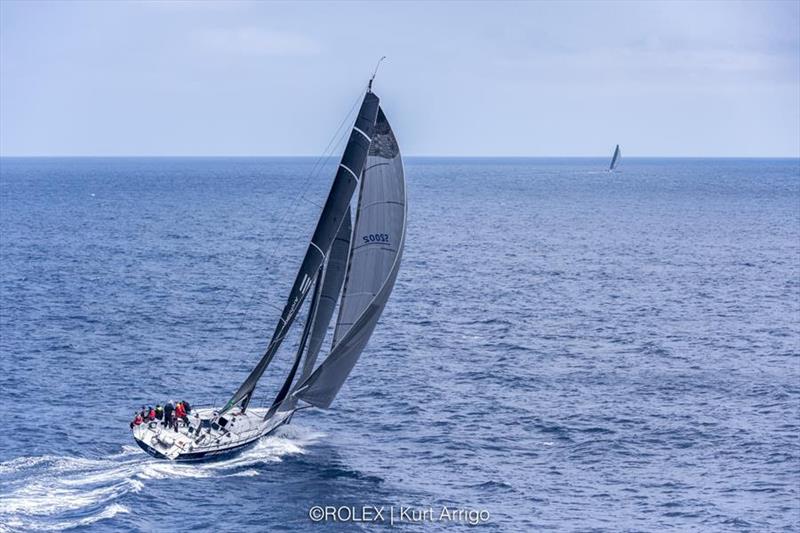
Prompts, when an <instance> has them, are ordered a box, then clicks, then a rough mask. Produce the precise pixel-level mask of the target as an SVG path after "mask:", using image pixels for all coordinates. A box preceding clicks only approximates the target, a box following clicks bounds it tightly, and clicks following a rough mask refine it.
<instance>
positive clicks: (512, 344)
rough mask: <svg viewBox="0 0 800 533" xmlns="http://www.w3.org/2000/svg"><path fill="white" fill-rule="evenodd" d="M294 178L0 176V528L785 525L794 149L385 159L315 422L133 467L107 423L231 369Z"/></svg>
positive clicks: (243, 168)
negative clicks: (394, 256) (360, 321)
mask: <svg viewBox="0 0 800 533" xmlns="http://www.w3.org/2000/svg"><path fill="white" fill-rule="evenodd" d="M316 163H318V160H316V159H314V158H108V159H104V158H30V159H26V158H20V159H17V158H3V159H2V160H0V409H2V417H1V418H0V420H1V422H0V424H2V429H0V531H3V532H5V531H42V530H58V529H72V530H76V531H83V530H86V531H126V532H127V531H187V532H188V531H276V530H284V531H297V530H302V531H305V530H311V531H314V530H323V529H325V530H334V531H361V530H371V529H373V528H374V527H375V525H376V524H375V523H373V520H375V519H376V517H375V516H374V514H375V512H376V510H380V509H383V511H382V513H383V517H382V519H377V525H379V526H385V527H386V528H389V527H391V525H392V524H391V523H389V516H388V515H389V513H392V516H393V518H394V519H396V520H395V523H394V527H397V528H400V529H401V530H408V531H415V530H423V529H424V530H438V531H454V530H462V529H468V528H473V527H474V528H475V529H476V530H479V531H541V530H554V531H692V530H694V531H798V530H800V161H798V160H797V159H654V158H641V159H637V158H623V160H622V163H621V165H620V167H619V170H618V171H617V172H614V173H608V172H605V168H606V167H607V164H608V161H607V160H606V159H596V158H576V159H501V158H487V159H482V158H469V159H458V158H408V159H407V160H406V174H407V181H408V202H409V205H408V209H409V226H408V234H407V241H406V250H405V255H404V258H403V263H402V267H401V269H400V275H399V278H398V281H397V285H396V287H395V290H394V293H393V294H392V297H391V298H390V300H389V304H388V306H387V308H386V311H385V312H384V315H383V317H382V319H381V321H380V323H379V325H378V328H377V330H376V332H375V334H374V335H373V337H372V339H371V341H370V343H369V345H368V347H367V349H366V351H365V353H364V354H363V355H362V357H361V360H360V361H359V363H358V365H357V366H356V368H355V370H354V371H353V374H352V375H351V377H350V379H349V380H348V382H347V383H346V385H345V386H344V388H343V389H342V391H341V392H340V394H339V396H338V397H337V399H336V401H335V402H334V404H333V406H332V408H331V409H330V410H327V411H321V410H305V411H302V412H299V413H297V415H296V416H295V417H294V419H293V421H292V423H291V425H289V426H286V427H285V428H283V429H282V430H281V431H280V432H279V433H278V434H277V435H275V436H273V437H268V438H265V439H263V440H262V441H261V442H260V443H259V444H258V446H257V447H255V448H254V449H252V450H250V451H248V452H246V453H244V454H243V455H241V456H239V457H237V458H235V459H231V460H228V461H222V462H218V463H209V464H204V465H181V464H172V463H168V462H163V461H159V460H156V459H153V458H151V457H150V456H148V455H146V454H145V453H144V452H142V451H141V450H140V449H139V448H138V447H137V446H136V445H135V443H134V442H133V440H132V438H131V435H130V431H129V429H128V422H129V421H130V419H131V418H132V413H133V411H134V410H135V409H137V408H138V407H139V406H141V405H142V404H155V403H157V402H164V401H166V400H169V399H187V400H189V401H190V402H191V403H192V404H194V405H202V404H212V403H213V404H215V405H220V404H221V403H223V402H224V401H226V400H227V399H228V398H229V397H230V395H231V394H232V393H233V392H234V390H235V389H236V388H237V387H238V385H239V384H240V382H241V381H242V380H243V379H244V377H245V376H246V375H247V373H248V372H249V371H250V370H251V368H252V367H253V366H254V365H255V363H256V361H257V360H258V358H259V357H260V354H261V351H262V350H263V349H264V348H265V345H266V342H267V341H268V339H269V336H270V335H271V333H272V330H273V328H274V326H275V322H276V320H277V317H278V315H279V313H280V308H281V307H282V306H283V303H284V298H285V297H286V294H287V293H288V290H289V285H290V283H291V281H292V279H293V276H294V273H295V271H296V269H297V267H298V266H299V261H300V259H301V256H302V253H303V251H304V249H305V247H306V245H307V242H308V238H309V236H310V232H311V230H312V229H313V226H314V224H315V223H316V219H317V214H318V212H319V205H320V204H321V202H322V201H323V199H324V197H325V195H326V193H327V189H328V187H329V186H330V181H331V179H332V175H333V169H334V168H335V163H336V162H335V161H333V160H327V161H325V162H324V164H321V165H317V164H316ZM295 342H296V337H295V338H291V339H288V340H287V348H286V349H284V350H283V351H282V352H281V354H280V355H279V358H278V360H276V362H275V364H274V365H273V366H272V367H270V369H269V371H268V373H267V375H266V376H265V379H264V380H263V381H262V383H261V384H260V386H259V388H258V389H257V392H256V399H255V400H254V404H258V403H259V402H267V403H269V402H270V401H271V399H272V396H273V395H274V394H275V392H276V389H277V387H278V386H279V383H280V380H281V379H282V377H283V374H284V373H285V372H286V371H287V369H288V366H289V360H290V359H291V357H292V356H293V352H292V351H291V347H292V345H293V343H295ZM323 355H324V352H323ZM317 506H319V507H321V508H323V509H325V508H326V507H328V508H331V509H334V510H335V512H334V513H333V514H331V515H330V516H327V517H326V518H324V519H323V520H322V521H321V522H318V521H315V519H314V517H313V516H312V515H313V513H314V512H315V511H313V509H314V508H315V507H317ZM342 508H344V509H346V510H345V511H342ZM348 509H349V510H348ZM365 509H366V511H367V513H366V514H365ZM402 510H405V511H406V513H405V514H404V515H402V516H398V515H399V514H400V512H401V511H402ZM409 510H411V511H414V512H416V515H413V513H409V512H408V511H409ZM427 510H431V512H430V513H428V512H427ZM442 510H447V511H448V513H449V512H453V513H456V512H459V513H461V514H458V515H456V514H453V515H452V516H451V515H449V514H448V515H447V516H445V517H442V516H441V513H442ZM337 513H338V514H337ZM348 513H349V514H348ZM415 517H416V518H415ZM476 517H477V519H476ZM338 519H341V520H338ZM356 519H360V520H362V521H357V520H356ZM470 521H474V522H476V523H477V525H475V526H472V525H470Z"/></svg>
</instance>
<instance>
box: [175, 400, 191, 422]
mask: <svg viewBox="0 0 800 533" xmlns="http://www.w3.org/2000/svg"><path fill="white" fill-rule="evenodd" d="M175 417H176V418H179V419H181V420H183V423H184V424H186V425H187V426H188V425H189V417H188V416H186V408H185V407H184V406H183V402H178V405H176V406H175Z"/></svg>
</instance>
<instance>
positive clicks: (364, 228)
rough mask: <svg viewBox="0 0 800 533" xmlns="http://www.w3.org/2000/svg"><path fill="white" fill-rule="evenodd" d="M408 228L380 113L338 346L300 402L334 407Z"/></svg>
mask: <svg viewBox="0 0 800 533" xmlns="http://www.w3.org/2000/svg"><path fill="white" fill-rule="evenodd" d="M405 229H406V190H405V181H404V174H403V163H402V160H401V157H400V149H399V147H398V145H397V140H396V139H395V137H394V133H393V132H392V129H391V127H390V125H389V122H388V121H387V119H386V116H385V115H384V113H383V110H381V109H379V110H378V117H377V121H376V124H375V129H374V132H373V135H372V144H371V145H370V148H369V155H368V157H367V161H366V167H365V170H364V176H363V179H362V181H361V189H360V194H359V199H358V209H357V211H356V221H355V228H354V231H353V237H352V243H351V245H350V246H351V248H350V257H349V261H348V269H347V277H346V280H345V285H344V290H343V294H342V300H341V304H340V308H339V316H338V320H337V323H336V330H335V332H334V340H333V347H332V348H331V353H330V355H329V356H328V358H327V359H326V360H325V361H324V362H323V363H322V364H321V365H320V366H319V368H317V369H316V370H315V371H314V372H313V373H312V374H311V376H309V377H308V379H306V380H305V381H304V382H302V383H301V384H300V385H299V386H298V388H297V392H296V393H295V394H296V396H297V397H298V398H300V399H302V400H303V401H306V402H308V403H310V404H312V405H315V406H317V407H328V406H330V404H331V402H332V401H333V399H334V398H335V396H336V394H337V393H338V391H339V389H340V388H341V386H342V384H343V383H344V381H345V380H346V379H347V376H348V375H349V374H350V371H351V370H352V369H353V366H354V365H355V363H356V361H358V357H359V355H360V354H361V351H362V350H363V349H364V347H365V346H366V344H367V341H368V340H369V337H370V335H371V334H372V331H373V330H374V329H375V325H376V324H377V322H378V319H379V318H380V316H381V313H382V312H383V308H384V306H385V305H386V301H387V300H388V298H389V295H390V294H391V292H392V288H393V287H394V283H395V279H396V277H397V271H398V269H399V267H400V258H401V256H402V252H403V245H404V242H405Z"/></svg>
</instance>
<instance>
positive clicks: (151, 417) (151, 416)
mask: <svg viewBox="0 0 800 533" xmlns="http://www.w3.org/2000/svg"><path fill="white" fill-rule="evenodd" d="M147 419H148V420H155V419H156V410H155V409H150V414H148V415H147Z"/></svg>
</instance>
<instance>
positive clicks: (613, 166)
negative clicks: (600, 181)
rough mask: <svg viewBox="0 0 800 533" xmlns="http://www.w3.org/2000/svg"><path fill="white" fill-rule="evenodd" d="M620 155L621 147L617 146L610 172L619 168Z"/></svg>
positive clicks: (612, 157) (609, 168)
mask: <svg viewBox="0 0 800 533" xmlns="http://www.w3.org/2000/svg"><path fill="white" fill-rule="evenodd" d="M620 155H622V153H621V152H620V151H619V145H617V147H616V148H614V155H613V156H611V164H610V165H609V166H608V171H609V172H611V171H612V170H614V169H615V168H617V165H618V164H619V156H620Z"/></svg>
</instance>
